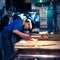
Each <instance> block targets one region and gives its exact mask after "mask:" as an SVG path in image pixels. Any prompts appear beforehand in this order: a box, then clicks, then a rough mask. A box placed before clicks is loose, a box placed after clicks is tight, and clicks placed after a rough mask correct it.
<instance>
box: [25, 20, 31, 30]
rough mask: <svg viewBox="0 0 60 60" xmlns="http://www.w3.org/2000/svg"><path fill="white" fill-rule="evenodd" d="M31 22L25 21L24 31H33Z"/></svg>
mask: <svg viewBox="0 0 60 60" xmlns="http://www.w3.org/2000/svg"><path fill="white" fill-rule="evenodd" d="M31 26H32V24H31V21H29V20H26V21H24V29H31V28H32V27H31Z"/></svg>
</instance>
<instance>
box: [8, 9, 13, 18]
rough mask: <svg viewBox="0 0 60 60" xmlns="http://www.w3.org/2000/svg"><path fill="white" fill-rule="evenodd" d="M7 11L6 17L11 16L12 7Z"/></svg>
mask: <svg viewBox="0 0 60 60" xmlns="http://www.w3.org/2000/svg"><path fill="white" fill-rule="evenodd" d="M7 13H8V17H11V16H12V9H8V10H7Z"/></svg>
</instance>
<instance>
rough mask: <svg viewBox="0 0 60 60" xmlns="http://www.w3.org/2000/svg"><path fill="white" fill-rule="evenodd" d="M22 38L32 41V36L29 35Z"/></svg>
mask: <svg viewBox="0 0 60 60" xmlns="http://www.w3.org/2000/svg"><path fill="white" fill-rule="evenodd" d="M22 38H24V39H26V40H31V36H30V35H29V34H23V36H22Z"/></svg>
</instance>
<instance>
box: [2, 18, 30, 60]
mask: <svg viewBox="0 0 60 60" xmlns="http://www.w3.org/2000/svg"><path fill="white" fill-rule="evenodd" d="M24 29H30V22H29V21H27V20H26V21H23V20H22V19H21V18H17V19H16V20H15V21H14V22H12V23H10V24H9V25H8V26H7V27H6V28H5V29H4V30H3V32H2V46H3V51H4V60H12V59H10V58H11V57H12V55H13V53H14V45H13V44H12V41H11V37H12V35H11V34H12V33H14V34H16V35H18V36H20V37H21V38H23V39H26V40H30V39H31V36H30V35H29V34H26V33H24Z"/></svg>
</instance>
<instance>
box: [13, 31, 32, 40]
mask: <svg viewBox="0 0 60 60" xmlns="http://www.w3.org/2000/svg"><path fill="white" fill-rule="evenodd" d="M13 33H14V34H17V35H19V36H20V37H22V38H24V39H28V40H30V39H31V36H30V35H29V34H26V33H22V32H20V31H18V30H13Z"/></svg>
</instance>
